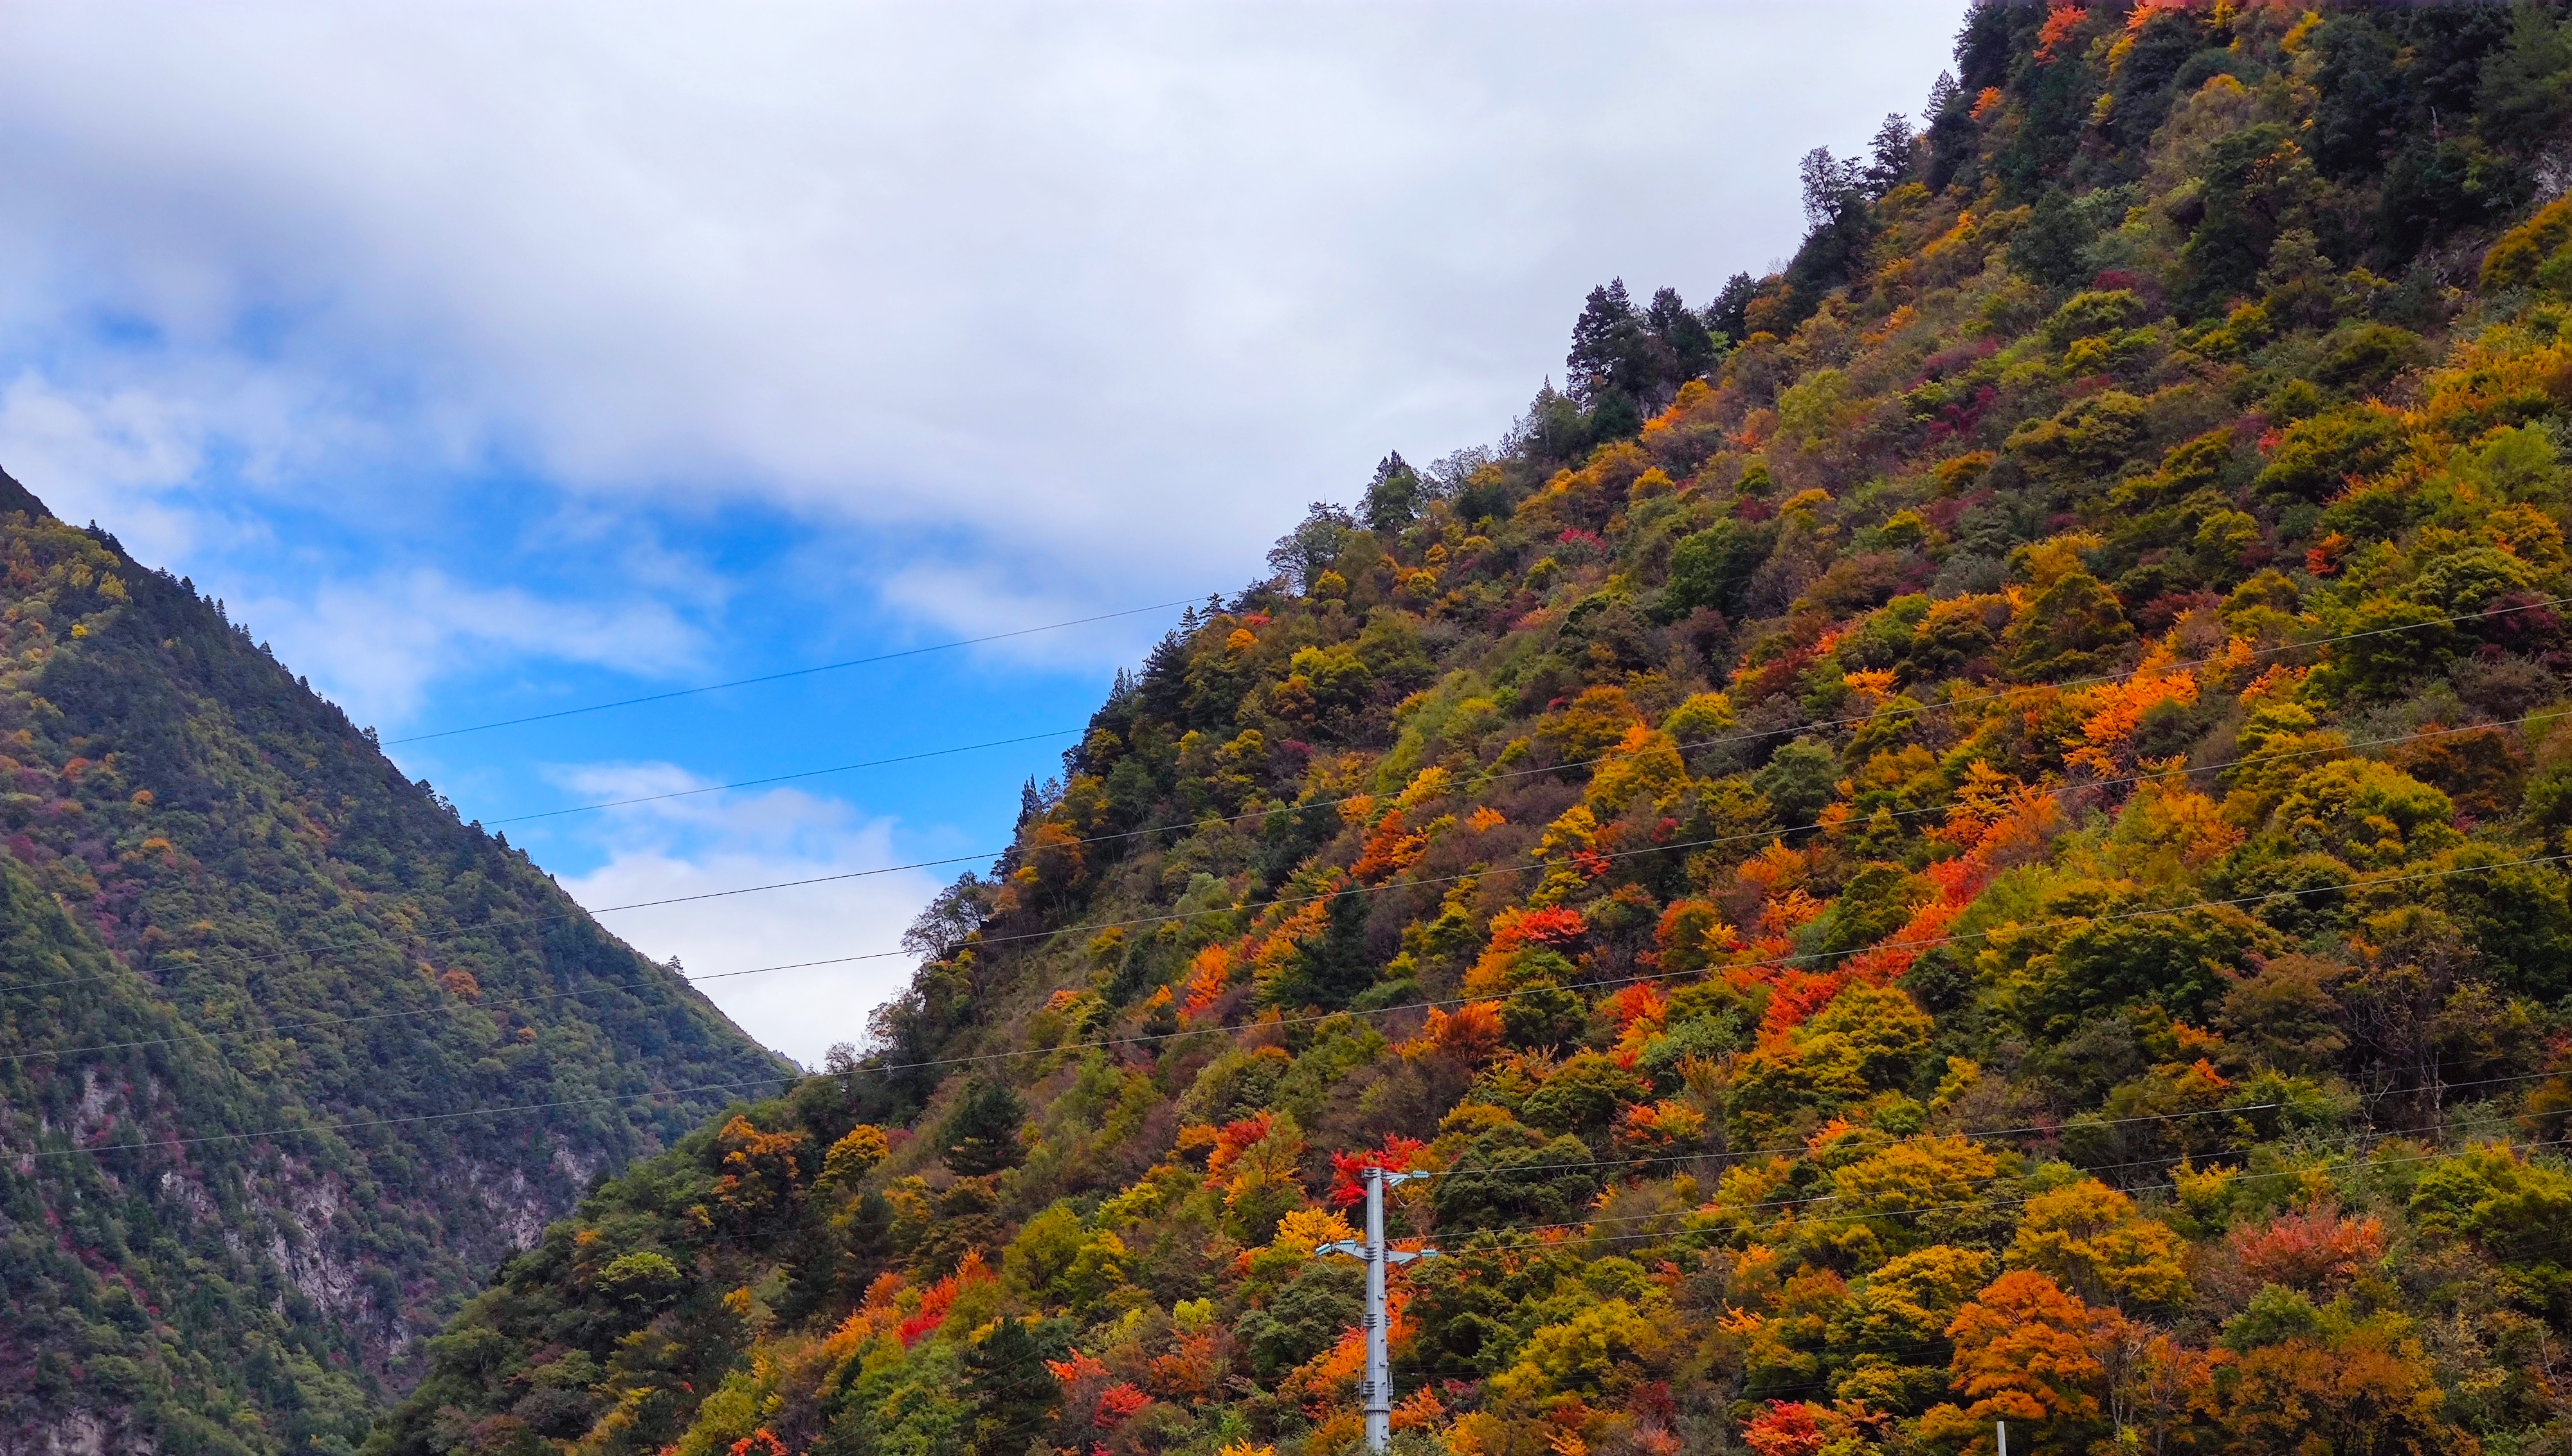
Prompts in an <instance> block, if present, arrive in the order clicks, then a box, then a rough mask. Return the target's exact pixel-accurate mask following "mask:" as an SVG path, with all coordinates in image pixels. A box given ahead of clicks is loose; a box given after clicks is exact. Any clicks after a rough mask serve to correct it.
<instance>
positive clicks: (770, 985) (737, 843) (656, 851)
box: [552, 763, 955, 1066]
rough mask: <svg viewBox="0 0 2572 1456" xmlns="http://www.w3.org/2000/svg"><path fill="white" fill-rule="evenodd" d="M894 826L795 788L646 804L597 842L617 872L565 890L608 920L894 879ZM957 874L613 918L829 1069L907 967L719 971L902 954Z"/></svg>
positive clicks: (678, 785)
mask: <svg viewBox="0 0 2572 1456" xmlns="http://www.w3.org/2000/svg"><path fill="white" fill-rule="evenodd" d="M552 776H553V777H554V778H555V780H556V781H557V782H558V783H560V784H561V785H562V786H563V787H565V788H566V789H568V790H570V791H572V792H573V793H574V794H576V795H577V796H579V797H582V798H594V799H602V800H603V799H614V798H629V797H634V796H637V795H641V794H652V793H667V792H670V791H672V790H674V789H687V788H698V787H702V786H704V781H703V780H702V779H699V778H698V777H696V776H695V775H693V774H691V773H688V772H687V771H686V770H684V769H680V768H678V767H675V766H673V765H671V764H667V763H626V764H593V765H581V766H578V767H573V768H567V769H561V770H558V771H557V772H556V773H554V774H553V775H552ZM893 827H894V826H893V825H892V823H891V822H890V821H888V820H884V819H872V818H867V817H864V816H861V815H860V814H858V813H857V812H856V811H855V810H853V809H851V808H850V807H849V806H848V805H846V804H844V803H841V802H838V801H836V800H832V799H826V798H819V797H816V796H814V795H811V794H808V793H803V792H800V791H796V790H792V789H775V790H769V791H766V792H759V793H711V794H704V795H701V796H696V797H691V798H684V799H673V800H665V801H663V802H661V803H655V804H638V805H633V806H630V807H627V808H622V809H614V810H609V811H607V812H606V813H605V814H604V815H602V816H601V827H599V828H598V829H596V830H595V831H593V832H594V833H595V834H596V836H597V838H598V839H599V840H600V841H601V842H602V843H603V845H604V846H605V849H606V853H607V859H606V862H605V863H603V864H602V865H600V866H599V867H598V868H597V869H595V870H593V871H591V872H590V873H588V874H584V875H579V876H575V877H566V878H565V879H564V880H563V881H562V885H563V888H564V889H566V890H568V891H569V892H570V893H571V895H572V897H573V898H574V899H576V900H578V901H579V902H580V903H581V904H583V905H586V906H589V907H591V908H592V909H601V908H602V907H609V906H617V905H635V904H642V903H645V902H649V901H656V900H671V899H677V898H681V897H684V896H690V895H702V894H705V893H707V892H709V891H716V890H729V889H737V888H740V887H743V886H747V885H760V884H775V883H779V882H781V881H790V880H805V879H816V878H821V877H824V876H832V875H845V874H848V873H850V872H851V871H858V870H872V869H880V868H883V867H885V866H888V865H892V864H896V863H899V862H901V861H900V859H899V857H898V854H897V851H896V848H895V845H894V841H893ZM954 877H955V875H954V872H953V871H952V870H946V869H940V870H928V869H914V870H902V871H899V872H896V873H892V874H877V875H868V876H866V877H864V878H857V879H839V880H836V881H833V882H830V883H825V884H815V885H803V886H798V887H796V888H792V889H779V890H768V891H763V892H761V893H758V894H751V895H739V896H730V897H726V898H721V899H712V900H698V901H695V902H693V903H687V904H677V905H659V906H654V907H652V908H649V909H638V910H627V911H621V912H611V913H602V914H601V915H600V917H599V918H600V920H601V922H602V923H604V924H605V925H606V926H607V928H608V929H610V930H611V931H614V932H615V933H616V934H617V935H619V936H621V937H623V938H624V939H625V940H626V941H627V942H628V943H630V944H632V945H633V946H635V947H636V948H637V949H639V950H641V951H643V952H644V953H645V954H647V955H649V956H652V957H653V958H654V959H656V960H658V959H666V958H668V957H670V956H673V955H675V956H678V957H679V958H680V960H681V963H682V964H683V965H684V966H685V967H686V968H687V969H688V971H689V972H690V973H692V974H697V975H707V974H709V973H712V974H714V975H715V976H716V977H717V978H716V979H712V980H708V981H707V982H705V983H704V987H703V989H704V990H705V992H706V994H707V995H708V996H710V997H712V998H713V999H714V1002H715V1004H716V1005H717V1006H720V1007H722V1008H723V1010H724V1013H725V1014H726V1015H728V1016H730V1017H731V1018H732V1019H733V1020H734V1021H735V1022H736V1023H738V1024H739V1025H740V1026H741V1028H742V1029H743V1030H744V1031H747V1032H749V1033H750V1034H751V1035H752V1036H754V1037H757V1038H758V1039H759V1040H761V1041H762V1042H765V1043H767V1044H768V1045H769V1046H771V1047H774V1048H776V1049H777V1050H779V1051H781V1052H784V1053H785V1054H786V1055H788V1056H790V1057H793V1058H795V1059H796V1060H797V1061H799V1062H802V1063H804V1064H805V1065H806V1066H819V1065H820V1064H821V1061H822V1058H823V1055H824V1054H825V1053H826V1052H827V1051H828V1050H829V1049H830V1047H831V1045H832V1043H834V1042H843V1041H845V1042H863V1041H864V1040H865V1039H866V1035H865V1034H866V1020H867V1013H868V1012H869V1011H871V1010H873V1009H874V1008H875V1007H876V1006H877V1005H878V1004H880V1003H881V1002H883V1001H884V1000H885V999H886V998H888V997H890V996H892V995H893V994H894V993H896V992H897V991H899V990H901V989H902V987H903V985H904V984H905V983H907V982H908V981H909V979H910V977H911V971H912V962H911V961H910V960H909V959H908V958H906V957H900V956H896V957H891V958H882V959H873V960H860V961H853V962H849V963H846V964H841V965H833V966H816V967H812V968H810V969H806V970H794V971H775V972H768V973H765V974H760V975H749V976H723V975H722V974H721V973H723V972H728V971H743V970H751V969H755V968H758V967H762V966H774V965H789V964H794V963H798V962H805V961H817V960H830V959H836V958H841V957H847V956H853V955H866V954H869V953H872V952H877V951H890V950H896V949H898V948H899V947H900V944H901V940H902V932H903V929H904V927H905V926H907V925H909V924H910V923H911V920H912V917H913V916H915V915H917V914H918V913H919V912H920V908H921V907H922V906H923V905H925V904H927V903H928V902H929V899H930V897H931V896H932V895H934V894H936V893H937V891H938V888H939V886H940V885H942V884H944V883H945V882H946V881H948V880H950V879H953V878H954Z"/></svg>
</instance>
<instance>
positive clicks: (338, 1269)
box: [0, 476, 785, 1456]
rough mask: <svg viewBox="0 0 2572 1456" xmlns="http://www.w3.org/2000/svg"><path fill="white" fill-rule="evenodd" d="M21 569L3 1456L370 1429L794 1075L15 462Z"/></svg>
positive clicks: (7, 583) (3, 1224)
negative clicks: (494, 1275) (460, 1330)
mask: <svg viewBox="0 0 2572 1456" xmlns="http://www.w3.org/2000/svg"><path fill="white" fill-rule="evenodd" d="M0 578H5V579H0V836H5V842H6V846H7V852H6V854H5V855H0V1452H9V1453H12V1456H15V1453H20V1452H26V1453H46V1456H52V1453H60V1452H108V1451H119V1452H122V1451H152V1450H158V1451H165V1452H173V1453H177V1452H190V1453H196V1452H203V1453H267V1452H287V1451H296V1452H329V1451H349V1450H352V1449H354V1447H355V1445H356V1444H357V1443H358V1442H359V1441H360V1440H361V1439H362V1438H363V1436H364V1434H365V1431H366V1428H367V1426H368V1424H369V1423H370V1422H371V1421H372V1420H373V1419H374V1417H375V1416H376V1414H377V1413H378V1412H379V1411H380V1410H381V1408H382V1406H383V1404H384V1403H385V1401H386V1400H388V1399H389V1398H390V1396H391V1395H392V1394H394V1393H397V1392H398V1391H400V1390H402V1389H406V1388H407V1387H408V1383H409V1381H410V1379H411V1378H413V1377H414V1376H415V1375H416V1373H417V1370H418V1366H419V1357H420V1352H421V1345H422V1341H423V1339H424V1337H426V1336H428V1335H430V1334H433V1333H434V1332H435V1331H436V1330H437V1328H438V1327H439V1325H440V1324H442V1323H443V1322H444V1321H445V1319H446V1318H447V1317H448V1316H449V1315H451V1314H452V1313H453V1311H454V1310H455V1309H456V1307H457V1306H458V1305H459V1304H461V1303H462V1302H463V1300H464V1299H465V1298H466V1297H467V1296H468V1295H470V1294H471V1293H472V1292H473V1291H474V1290H475V1289H476V1288H477V1287H479V1286H480V1285H481V1283H482V1282H483V1281H485V1280H486V1279H487V1278H488V1277H489V1274H490V1271H491V1270H492V1268H493V1267H495V1266H496V1265H497V1264H498V1262H499V1261H500V1259H501V1258H502V1257H503V1256H504V1255H506V1254H507V1253H509V1252H510V1251H511V1250H512V1249H516V1248H522V1247H525V1246H527V1245H528V1244H529V1243H531V1242H532V1241H533V1240H534V1239H535V1237H536V1236H537V1235H538V1233H539V1232H540V1231H541V1229H542V1228H543V1226H544V1224H545V1223H547V1222H548V1221H550V1220H551V1219H553V1218H556V1217H559V1216H560V1215H562V1214H563V1213H565V1212H567V1211H568V1210H570V1209H571V1207H572V1206H573V1204H574V1203H575V1202H576V1201H577V1200H578V1198H579V1197H580V1196H581V1195H582V1194H583V1193H584V1192H585V1191H587V1189H588V1188H589V1187H590V1186H591V1184H592V1183H593V1182H595V1180H596V1179H597V1178H598V1177H600V1176H601V1175H603V1174H605V1173H608V1172H612V1171H614V1170H616V1169H620V1168H622V1167H624V1166H625V1165H626V1164H627V1163H629V1162H630V1161H632V1160H633V1159H634V1158H636V1157H638V1156H641V1155H645V1154H649V1153H653V1152H657V1151H659V1150H661V1149H663V1148H666V1147H668V1146H670V1144H672V1143H673V1142H676V1141H677V1140H678V1138H679V1136H680V1135H681V1134H682V1133H684V1132H686V1131H687V1130H688V1129H690V1128H692V1127H694V1126H695V1125H696V1124H697V1123H699V1122H700V1121H702V1120H703V1119H704V1118H705V1117H706V1116H708V1115H709V1114H710V1113H712V1112H713V1111H715V1110H717V1109H720V1108H721V1107H723V1106H724V1105H725V1103H727V1102H728V1101H730V1100H732V1099H735V1098H738V1097H741V1096H745V1095H752V1096H755V1095H759V1094H760V1093H762V1092H764V1091H773V1090H774V1089H775V1088H776V1087H777V1086H778V1085H779V1083H778V1081H777V1080H776V1079H777V1077H778V1074H779V1073H780V1072H781V1071H783V1070H785V1069H784V1068H783V1065H782V1064H781V1063H779V1062H778V1061H777V1059H775V1058H774V1057H772V1056H770V1055H769V1054H768V1053H766V1052H764V1051H762V1050H761V1049H759V1048H758V1047H757V1046H756V1045H755V1044H753V1043H752V1042H750V1041H749V1039H748V1038H746V1037H744V1036H743V1035H742V1034H741V1033H740V1032H739V1031H738V1030H736V1029H735V1028H734V1027H733V1026H732V1024H731V1023H730V1022H728V1021H726V1020H725V1019H724V1018H723V1016H722V1015H721V1014H720V1013H719V1012H717V1011H715V1010H714V1008H713V1007H712V1006H711V1005H710V1004H709V1003H707V1002H706V1001H705V999H704V998H703V997H702V996H701V995H700V994H698V993H697V992H696V991H695V990H693V989H692V988H690V987H688V986H687V985H686V983H685V981H684V980H683V979H682V978H681V977H679V976H678V975H676V974H675V973H673V972H671V971H669V970H667V969H665V968H662V967H658V966H655V965H653V964H651V963H650V962H649V961H647V960H645V959H643V958H642V957H641V956H639V955H637V954H635V953H634V952H633V951H631V950H629V949H627V948H626V947H624V946H623V945H621V944H619V943H617V942H616V941H614V940H612V939H610V938H609V937H608V936H607V935H606V934H604V933H603V932H602V931H600V930H599V928H598V927H597V926H596V925H595V924H593V923H592V922H591V921H590V920H589V919H588V917H587V916H585V915H583V914H582V913H580V911H579V909H578V908H577V907H576V906H574V905H573V904H572V903H571V901H570V899H569V897H568V896H566V895H564V894H563V892H562V891H561V890H560V889H559V888H557V887H556V886H555V885H554V883H553V881H552V880H551V879H549V878H548V877H547V876H546V875H545V874H544V873H543V872H542V871H540V870H538V869H536V868H535V867H534V866H533V865H531V864H529V863H528V862H527V860H526V857H525V856H524V855H523V854H521V853H519V852H517V851H514V850H512V849H510V848H509V847H508V845H507V844H506V842H505V841H502V840H499V839H495V838H493V837H491V836H489V835H486V834H484V833H483V832H482V831H481V830H480V829H479V828H478V827H476V826H472V825H467V824H463V823H460V822H458V821H457V817H456V815H455V812H454V810H453V808H452V807H451V806H449V805H447V804H446V803H445V802H444V801H442V800H441V799H439V798H438V797H437V795H436V794H435V793H433V792H432V791H431V790H430V788H429V786H428V785H427V784H425V783H410V782H406V781H404V780H403V778H402V777H401V775H400V774H399V773H398V772H397V771H395V769H394V768H393V766H392V765H391V764H390V763H389V762H388V761H387V760H386V759H385V758H384V756H383V755H382V753H381V752H380V751H378V750H377V748H376V745H375V743H374V741H373V740H372V737H371V734H368V733H361V732H360V731H359V730H358V729H357V728H355V727H353V726H352V725H351V724H349V722H348V721H347V719H346V718H345V717H344V716H342V715H341V714H340V713H339V711H338V710H337V709H335V708H333V707H331V706H330V705H328V704H327V703H324V702H323V701H322V700H321V699H320V698H318V697H316V696H315V695H314V694H313V693H312V692H311V691H310V689H309V688H308V687H306V686H305V685H304V684H303V683H301V682H299V681H298V680H297V679H296V678H295V677H294V675H292V674H291V673H289V672H287V671H286V670H285V669H284V668H282V667H280V666H279V665H278V663H277V662H276V660H275V659H274V658H273V657H271V656H270V655H269V653H268V652H267V650H266V649H265V648H263V647H261V646H259V645H257V644H255V643H253V642H252V641H251V640H250V637H249V635H248V634H247V633H246V632H244V631H243V630H242V629H241V628H240V627H238V626H236V625H234V624H232V623H231V622H229V621H227V620H226V618H225V614H224V610H223V607H222V604H220V603H217V602H209V601H206V600H204V599H203V598H201V597H200V596H199V595H198V594H197V592H196V591H195V590H194V589H193V587H192V586H191V585H190V584H188V583H186V582H182V581H178V580H175V579H173V578H171V577H169V576H168V575H166V574H163V573H160V572H155V571H151V570H148V569H146V568H144V567H141V566H139V565H137V564H136V563H135V562H134V561H133V560H132V559H131V558H130V557H128V556H127V555H126V554H125V552H124V551H123V550H122V549H121V548H120V547H119V546H118V545H117V543H116V542H115V541H114V540H113V539H112V538H110V537H108V536H107V535H106V534H105V533H103V532H101V531H99V530H98V529H97V528H96V527H92V528H90V529H88V530H81V529H78V528H75V527H73V526H70V525H67V524H65V523H64V522H62V521H59V520H56V519H54V518H53V517H52V516H50V515H49V514H48V513H47V512H46V510H45V508H44V506H43V504H42V503H41V502H39V501H38V500H37V499H36V498H35V497H34V496H32V495H30V494H28V493H27V492H26V491H25V490H24V489H23V488H21V487H20V486H19V485H18V484H17V483H16V482H15V481H12V480H10V479H8V478H7V477H6V476H0ZM655 1091H661V1092H664V1093H665V1094H666V1095H664V1096H659V1097H654V1096H652V1095H651V1094H653V1093H654V1092H655ZM535 1105H543V1106H542V1107H541V1110H540V1111H536V1112H530V1113H523V1114H519V1115H516V1116H509V1117H497V1118H495V1117H490V1116H486V1115H484V1114H485V1113H486V1112H487V1110H489V1109H492V1108H495V1107H499V1108H506V1107H512V1106H520V1107H526V1106H535Z"/></svg>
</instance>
